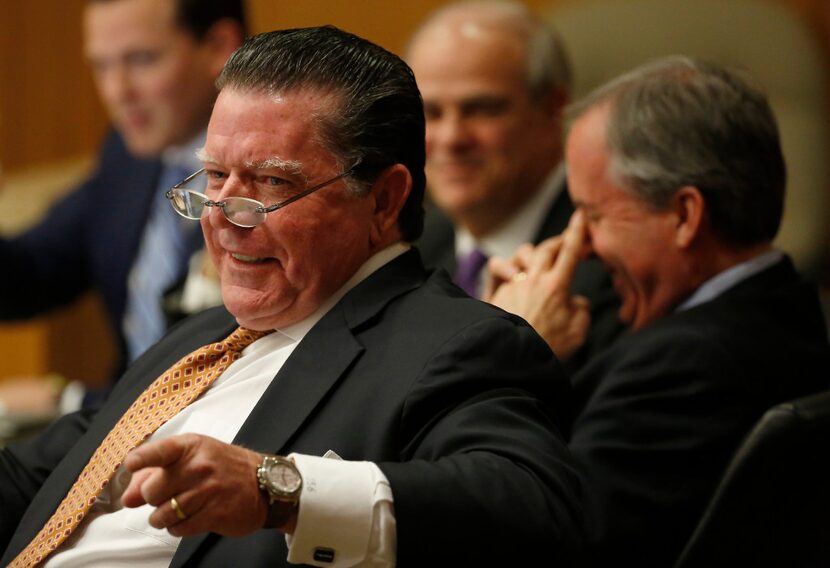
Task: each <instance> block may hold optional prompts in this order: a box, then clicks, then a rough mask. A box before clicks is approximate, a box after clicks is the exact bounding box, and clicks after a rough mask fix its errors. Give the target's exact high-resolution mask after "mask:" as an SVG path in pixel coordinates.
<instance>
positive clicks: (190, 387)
mask: <svg viewBox="0 0 830 568" xmlns="http://www.w3.org/2000/svg"><path fill="white" fill-rule="evenodd" d="M268 333H269V332H267V331H251V330H249V329H245V328H242V327H239V328H237V329H236V331H234V332H233V333H232V334H231V335H230V336H229V337H228V338H227V339H224V340H223V341H220V342H218V343H211V344H210V345H205V346H204V347H200V348H199V349H197V350H196V351H194V352H193V353H190V354H189V355H186V356H185V357H184V358H182V359H181V360H180V361H179V362H178V363H176V364H175V365H173V366H172V367H170V368H169V369H168V370H167V371H165V373H164V374H163V375H161V376H160V377H159V378H157V379H156V380H155V381H153V383H152V384H151V385H150V386H149V387H147V390H145V391H144V392H143V393H141V396H140V397H139V398H138V399H137V400H136V401H135V402H134V403H133V404H132V405H131V406H130V408H129V409H127V412H125V413H124V415H123V416H122V417H121V419H120V420H119V421H118V422H117V423H116V425H115V426H114V427H113V429H112V430H110V433H109V434H107V437H106V438H104V441H103V442H101V445H100V446H98V449H97V450H95V453H94V454H92V457H91V458H90V459H89V463H87V464H86V467H84V470H83V471H82V472H81V474H80V475H79V476H78V480H77V481H75V484H74V485H73V486H72V488H71V489H70V490H69V493H67V495H66V497H64V499H63V501H62V502H61V504H60V505H59V506H58V509H57V511H55V513H54V514H53V515H52V518H50V519H49V521H48V522H47V523H46V525H45V526H44V527H43V528H42V529H40V532H39V533H38V534H37V536H35V538H34V539H33V540H32V542H30V543H29V545H28V546H27V547H26V548H25V549H23V551H22V552H21V553H20V554H19V555H18V556H17V558H15V559H14V561H13V562H12V563H11V564H9V566H10V567H12V566H14V567H17V566H35V565H37V564H39V563H40V562H42V561H43V560H44V559H45V558H46V557H47V556H48V555H49V554H50V553H51V552H52V551H54V550H55V549H56V548H57V547H58V546H60V545H61V543H63V542H64V541H65V540H66V539H67V537H69V535H70V534H72V531H74V530H75V528H77V527H78V525H79V524H80V523H81V521H82V520H83V518H84V516H85V515H86V513H87V511H89V508H90V507H91V506H92V505H93V504H94V503H95V499H96V497H97V496H98V494H99V493H101V490H102V489H103V488H104V487H105V486H106V485H107V483H109V480H110V479H111V478H112V476H113V475H114V474H115V472H116V471H117V470H118V468H119V467H120V466H121V462H123V461H124V458H125V457H126V456H127V454H128V453H129V451H130V450H132V449H133V448H135V447H136V446H138V445H139V444H140V443H141V442H143V441H144V440H146V439H147V438H148V437H149V436H150V435H151V434H152V433H153V432H155V431H156V430H157V429H158V428H159V427H160V426H161V425H162V424H164V423H165V422H167V421H168V420H170V419H171V418H172V417H173V416H175V415H176V414H177V413H178V412H179V411H181V410H182V409H183V408H185V407H186V406H187V405H188V404H190V403H191V402H193V401H194V400H195V399H196V397H198V396H199V395H200V394H201V393H202V392H203V391H204V390H205V389H207V388H208V387H209V386H210V385H211V383H213V381H214V380H216V377H218V376H219V375H221V374H222V372H223V371H224V370H225V369H227V368H228V366H229V365H230V364H231V363H233V362H234V361H236V360H237V359H239V357H240V355H241V354H242V353H241V352H242V350H243V349H244V348H245V347H247V346H248V345H250V344H251V343H253V342H254V341H256V340H257V339H259V338H260V337H262V336H264V335H266V334H268Z"/></svg>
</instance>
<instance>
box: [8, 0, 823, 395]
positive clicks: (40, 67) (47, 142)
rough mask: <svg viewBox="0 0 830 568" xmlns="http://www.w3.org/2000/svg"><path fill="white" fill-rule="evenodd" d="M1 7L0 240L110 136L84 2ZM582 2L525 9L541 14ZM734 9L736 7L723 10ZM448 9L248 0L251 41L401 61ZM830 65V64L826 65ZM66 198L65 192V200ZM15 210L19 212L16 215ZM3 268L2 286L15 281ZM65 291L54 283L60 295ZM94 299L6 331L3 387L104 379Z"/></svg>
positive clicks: (813, 13)
mask: <svg viewBox="0 0 830 568" xmlns="http://www.w3.org/2000/svg"><path fill="white" fill-rule="evenodd" d="M0 1H2V8H3V18H2V20H0V166H1V167H2V168H3V170H2V171H3V172H4V177H5V179H6V182H7V183H6V188H5V190H0V207H2V209H0V210H2V213H1V214H0V232H6V233H8V232H11V231H13V230H15V229H16V225H15V220H19V215H18V214H17V210H18V208H19V207H15V206H14V205H13V204H14V203H15V202H16V203H20V202H21V200H22V201H23V202H25V207H23V208H24V209H27V208H34V209H36V210H42V209H43V208H44V207H45V206H46V205H47V203H48V202H49V201H51V200H52V199H53V198H54V197H55V195H56V193H55V192H54V188H53V187H50V188H46V187H45V186H44V189H43V190H42V191H38V190H36V189H35V190H32V189H28V188H29V186H25V187H26V188H27V189H25V190H21V189H19V188H20V187H24V186H23V185H21V184H19V183H17V182H18V180H19V178H20V176H24V177H26V176H28V175H29V174H30V173H31V172H32V171H40V170H42V169H43V168H44V167H46V166H47V165H50V164H51V165H54V164H61V163H63V162H62V161H64V160H70V161H72V163H75V162H74V161H75V159H76V158H78V157H88V156H90V155H91V154H92V153H93V152H94V150H95V148H96V147H97V144H98V142H99V140H100V139H101V136H102V134H103V132H104V130H105V128H106V124H107V121H106V116H105V114H104V112H103V110H102V108H101V106H100V104H99V103H98V100H97V97H96V94H95V91H94V88H93V85H92V81H91V77H90V73H89V71H88V69H87V68H86V66H85V64H84V61H83V57H82V51H81V25H80V22H81V14H82V10H83V6H84V4H85V0H61V2H46V1H44V0H35V1H33V2H19V1H16V0H0ZM577 1H581V0H526V3H527V4H528V5H529V6H531V7H532V8H535V9H542V8H548V7H550V6H553V5H557V4H563V3H565V2H577ZM724 1H729V0H724ZM768 1H777V2H782V3H785V4H787V5H789V6H790V7H792V8H793V9H794V10H796V11H797V12H798V13H800V14H801V15H802V16H803V17H804V19H805V21H806V22H808V24H809V25H810V26H811V27H812V28H813V29H814V30H815V31H816V33H818V34H819V37H820V39H821V40H822V43H823V45H824V46H825V47H826V48H827V52H828V54H830V3H828V2H826V0H768ZM444 3H445V1H443V0H421V1H419V2H398V1H394V0H351V1H349V2H341V1H337V0H303V1H302V2H285V1H282V0H249V9H250V12H251V20H252V31H254V32H260V31H265V30H268V29H274V28H278V27H296V26H308V25H319V24H324V23H331V24H335V25H337V26H340V27H342V28H344V29H347V30H349V31H352V32H355V33H357V34H359V35H362V36H364V37H367V38H369V39H371V40H373V41H375V42H377V43H379V44H380V45H383V46H384V47H386V48H388V49H390V50H392V51H395V52H397V53H401V52H402V51H403V50H404V48H405V45H406V41H407V38H408V37H409V35H410V34H411V33H412V31H413V30H414V29H415V28H416V26H417V25H418V23H419V22H420V21H421V20H422V19H423V18H424V17H425V16H426V15H427V14H428V13H429V12H430V11H431V10H433V9H434V8H436V7H437V6H439V5H442V4H444ZM828 59H830V57H829V58H828ZM58 193H59V192H58ZM9 203H11V204H12V206H9ZM13 277H14V275H10V274H5V273H3V272H2V267H0V278H13ZM57 285H60V283H56V286H57ZM107 334H108V331H107V329H106V326H105V325H104V324H103V321H102V318H101V316H100V307H99V304H98V302H97V300H96V298H95V297H94V296H90V297H87V298H84V299H83V300H82V301H81V302H79V303H78V304H76V305H75V306H72V307H70V308H68V309H66V310H62V311H61V312H60V313H59V314H55V315H52V316H47V317H43V318H39V319H37V320H35V321H32V322H27V323H23V324H8V323H6V324H0V379H2V378H3V377H6V376H10V375H16V374H40V373H44V372H49V371H58V372H62V373H64V374H66V375H67V376H69V377H72V378H81V379H87V380H90V381H96V380H100V379H102V378H103V377H104V376H105V374H106V369H107V367H108V365H109V362H110V361H111V357H112V354H111V350H112V347H111V343H109V342H108V340H107Z"/></svg>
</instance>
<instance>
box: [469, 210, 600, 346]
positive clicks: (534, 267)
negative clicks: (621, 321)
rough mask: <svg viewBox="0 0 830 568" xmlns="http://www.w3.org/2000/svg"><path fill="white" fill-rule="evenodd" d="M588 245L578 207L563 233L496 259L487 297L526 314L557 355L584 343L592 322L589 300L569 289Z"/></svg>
mask: <svg viewBox="0 0 830 568" xmlns="http://www.w3.org/2000/svg"><path fill="white" fill-rule="evenodd" d="M586 248H587V246H586V232H585V220H584V217H583V215H582V213H581V212H580V211H577V212H575V213H574V214H573V216H572V217H571V220H570V223H569V224H568V228H567V229H566V230H565V231H564V232H563V233H562V234H561V235H559V236H557V237H553V238H550V239H547V240H545V241H543V242H542V243H540V244H539V245H538V246H536V247H533V246H531V245H529V244H528V245H523V246H522V247H520V248H519V249H517V251H516V253H515V254H514V255H513V257H511V258H509V259H502V258H493V259H491V260H490V263H489V264H488V270H489V273H490V278H489V280H488V282H487V285H486V287H485V292H484V296H483V298H484V300H486V301H488V302H490V303H492V304H494V305H496V306H498V307H500V308H502V309H504V310H506V311H508V312H511V313H514V314H516V315H518V316H520V317H522V318H524V319H525V320H526V321H527V322H528V323H529V324H530V325H532V326H533V328H534V329H535V330H536V331H537V332H538V333H539V335H541V336H542V337H543V338H544V339H545V341H547V343H548V345H550V347H551V349H552V350H553V352H554V353H556V355H557V357H559V358H560V359H563V360H564V359H567V358H569V357H570V356H571V355H573V354H574V352H576V350H577V349H579V348H580V347H581V346H582V344H583V343H584V342H585V338H586V336H587V333H588V328H589V327H590V324H591V316H590V303H589V302H588V300H587V299H586V298H584V297H582V296H574V295H572V294H571V292H570V288H571V282H572V281H573V276H574V272H575V271H576V266H577V264H578V263H579V261H580V260H581V259H582V258H583V257H584V256H585V251H586Z"/></svg>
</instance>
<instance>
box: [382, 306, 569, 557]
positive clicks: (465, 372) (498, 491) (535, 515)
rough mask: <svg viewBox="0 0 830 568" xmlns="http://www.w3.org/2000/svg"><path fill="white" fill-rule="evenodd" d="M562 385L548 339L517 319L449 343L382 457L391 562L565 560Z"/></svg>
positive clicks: (565, 391)
mask: <svg viewBox="0 0 830 568" xmlns="http://www.w3.org/2000/svg"><path fill="white" fill-rule="evenodd" d="M482 353H488V354H489V356H486V357H482V356H481V354H482ZM568 395H569V383H568V381H567V378H566V377H565V375H564V373H563V372H562V370H561V367H560V366H559V364H558V362H557V361H556V360H555V359H554V358H553V357H552V356H551V353H550V350H549V349H548V347H547V345H546V344H545V343H544V342H543V341H542V340H541V338H539V337H538V336H537V335H536V334H535V332H533V331H532V330H531V329H530V328H529V327H528V326H526V325H525V324H524V323H523V322H521V323H520V322H519V321H518V319H515V320H514V319H509V318H506V317H499V318H491V319H486V320H483V321H480V322H478V323H476V324H473V325H471V326H469V327H467V328H466V329H464V330H463V331H462V332H461V333H459V334H458V335H457V336H455V337H454V338H453V339H451V340H450V341H448V342H447V343H446V344H445V345H444V346H443V348H442V349H441V350H440V352H438V353H436V354H435V356H434V357H432V359H431V360H430V361H429V362H428V363H427V365H426V366H425V368H424V370H423V372H422V373H421V376H420V377H419V379H418V381H417V382H416V384H415V385H414V387H413V388H412V390H411V392H410V393H409V396H408V397H407V404H406V407H405V410H404V415H403V417H402V421H401V436H402V438H403V447H404V450H403V453H404V455H402V456H401V463H381V464H379V466H380V468H381V470H382V471H383V473H384V474H385V475H386V476H387V478H388V479H389V482H390V485H391V488H392V493H393V497H394V508H395V517H396V522H397V526H398V534H397V538H398V565H400V566H437V565H453V566H461V565H488V566H489V565H505V566H510V565H516V566H519V565H535V564H542V563H548V562H551V563H558V564H559V565H567V564H568V562H567V560H566V559H567V558H568V557H569V556H570V555H571V554H573V552H574V551H575V550H576V548H577V547H578V546H579V542H580V539H581V530H582V521H581V518H582V515H581V506H580V498H579V493H580V485H579V481H578V477H577V475H576V472H575V470H574V468H573V467H572V462H571V457H570V455H569V453H568V450H567V448H566V447H565V444H564V442H563V436H562V434H561V433H560V429H559V426H558V419H559V418H560V417H561V416H562V409H563V408H564V407H565V405H566V404H567V403H568ZM439 551H440V552H439Z"/></svg>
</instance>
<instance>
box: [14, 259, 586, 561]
mask: <svg viewBox="0 0 830 568" xmlns="http://www.w3.org/2000/svg"><path fill="white" fill-rule="evenodd" d="M234 326H235V323H234V321H233V318H232V317H230V315H229V314H228V313H227V312H225V311H224V309H223V308H216V309H213V310H209V311H207V312H203V313H202V314H200V315H197V316H195V317H193V318H191V319H189V320H186V321H185V322H183V324H181V325H179V326H177V327H175V328H174V329H173V330H172V331H171V332H170V333H169V335H168V336H167V337H166V338H165V339H164V340H162V341H161V342H160V343H158V344H157V345H156V346H154V347H152V348H151V349H150V350H149V351H148V352H147V353H146V354H145V355H143V356H142V357H140V358H139V359H138V360H137V361H136V362H135V363H134V364H133V365H132V366H131V368H130V369H129V370H128V371H127V373H126V374H125V376H124V377H123V378H122V379H121V380H120V381H119V382H118V384H117V386H116V388H115V390H114V391H113V393H112V395H111V396H110V398H109V400H108V403H107V404H106V405H105V406H104V407H103V408H102V410H101V411H100V413H99V414H98V415H97V416H95V417H92V418H91V419H87V417H86V416H84V415H82V414H77V415H70V416H68V417H66V418H64V419H62V420H60V421H58V422H57V423H56V424H55V425H53V426H52V427H51V428H50V429H49V430H47V432H46V433H45V435H44V436H42V437H41V438H40V441H39V442H37V443H35V444H22V445H17V446H11V447H10V448H9V449H7V450H5V451H3V452H2V453H0V548H3V547H4V546H5V544H6V542H8V540H9V539H10V538H11V536H12V532H14V531H15V525H16V524H17V519H18V518H19V517H20V516H21V515H22V514H23V511H24V510H25V509H26V507H27V506H28V504H29V502H30V501H31V506H30V507H29V508H28V512H27V513H26V515H25V517H24V519H23V521H22V522H21V524H20V528H19V529H17V534H16V536H15V537H14V540H13V541H12V543H11V545H10V548H9V550H7V552H6V556H4V557H3V559H2V562H0V564H3V563H5V562H7V561H9V560H11V559H12V558H13V557H14V555H15V554H16V553H17V552H18V551H19V550H20V549H22V548H23V547H24V546H25V545H26V543H27V542H28V541H29V540H30V539H31V538H32V536H33V535H34V534H35V533H36V531H37V530H38V529H39V528H40V527H41V526H42V525H43V524H44V522H45V521H46V520H47V519H48V517H49V516H50V515H51V513H52V512H53V510H54V509H55V508H56V506H57V504H58V503H59V501H60V500H61V499H62V497H63V496H64V494H65V493H66V492H67V490H68V489H69V487H70V485H71V484H72V482H73V481H74V480H75V478H76V476H77V475H78V473H79V472H80V471H81V469H82V468H83V466H84V464H85V463H86V461H87V460H88V458H89V456H90V455H91V454H92V452H93V451H94V449H95V448H96V447H97V446H98V444H99V442H100V441H101V440H102V439H103V437H104V436H105V434H106V433H107V432H108V431H109V430H110V428H111V427H112V426H113V424H114V423H115V422H116V421H117V420H118V418H119V417H120V416H121V414H122V413H123V412H124V410H125V409H126V408H127V407H128V406H129V405H130V404H131V403H132V402H133V400H135V399H136V398H137V397H138V395H139V394H140V393H141V392H142V390H143V389H144V388H146V386H147V385H148V384H149V383H150V382H151V381H152V380H154V379H155V378H156V377H157V376H158V375H160V374H161V373H162V372H163V371H164V370H165V369H166V368H167V367H169V366H170V365H171V364H172V363H173V362H175V361H176V360H178V359H179V358H180V357H182V356H183V355H184V354H185V353H187V352H190V351H191V350H193V349H195V348H197V347H198V346H200V345H204V344H207V343H210V342H212V341H216V340H218V339H220V338H223V337H225V336H226V335H227V334H229V333H230V331H231V330H232V329H233V327H234ZM569 391H570V385H569V381H568V380H567V378H566V377H565V375H564V373H563V371H562V370H561V368H560V366H559V365H558V363H557V362H556V360H555V359H554V358H553V357H552V356H551V353H550V349H549V348H548V347H547V345H546V344H545V343H544V342H543V341H542V340H541V338H539V337H538V335H536V334H535V332H534V331H533V330H532V329H531V328H530V327H529V326H527V325H526V324H525V323H524V322H523V321H521V320H520V319H519V318H516V317H515V316H512V315H509V314H506V313H505V312H503V311H501V310H498V309H497V308H494V307H492V306H489V305H487V304H484V303H482V302H478V301H474V300H471V299H469V298H467V297H466V296H465V295H464V294H463V292H461V291H460V290H458V289H457V288H456V287H455V286H453V285H452V284H451V283H450V282H449V281H447V280H446V278H445V275H444V273H443V272H439V273H434V274H432V275H429V274H427V273H425V272H424V269H423V267H422V265H421V263H420V260H419V258H418V254H417V251H414V250H413V251H410V252H408V253H406V254H404V255H402V256H401V257H398V258H397V259H395V260H394V261H392V262H391V263H389V264H388V265H386V266H384V267H383V268H381V269H380V270H378V271H377V272H375V273H374V274H373V275H371V276H370V277H369V278H367V279H366V280H365V281H363V282H362V283H361V284H359V285H358V286H357V287H356V288H354V289H353V290H351V291H350V292H349V293H348V294H347V295H346V296H345V297H344V298H343V299H342V300H341V301H340V302H339V303H338V304H337V305H336V306H335V307H334V308H333V309H332V310H331V311H330V312H328V313H327V314H326V315H325V316H324V317H323V319H322V320H320V322H318V323H317V324H316V325H315V326H314V327H313V328H312V330H311V331H310V332H309V333H308V335H307V336H306V337H305V338H304V339H303V341H302V342H301V343H300V344H299V345H298V346H297V348H296V350H295V351H294V353H293V354H292V355H291V357H290V358H289V359H288V361H287V362H286V363H285V365H284V366H283V368H282V370H281V371H280V372H279V374H278V375H277V376H276V378H275V380H274V382H273V383H272V384H271V386H270V387H269V389H268V390H267V392H266V394H265V395H264V396H263V398H262V399H261V400H260V401H259V403H258V405H257V406H256V408H255V409H254V411H253V412H252V414H251V415H250V416H249V418H248V420H247V421H246V422H245V424H244V425H243V426H242V429H241V431H240V432H239V434H238V435H237V437H236V440H235V443H238V444H241V445H244V446H246V447H248V448H252V449H255V450H257V451H262V452H270V453H279V454H286V453H288V452H292V451H295V452H300V453H306V454H312V455H318V456H319V455H323V454H324V453H325V452H326V451H328V450H333V451H334V452H336V453H337V454H339V455H340V456H342V457H343V458H344V459H347V460H371V461H374V462H377V463H378V464H379V466H380V468H381V470H382V471H383V472H384V474H385V475H386V476H387V478H388V479H389V481H390V484H391V487H392V492H393V495H394V510H395V516H396V521H397V530H398V541H397V554H398V561H399V562H398V565H399V566H417V567H420V566H439V565H450V566H463V565H481V566H484V565H493V564H492V563H493V562H499V561H502V560H503V561H504V562H507V563H506V564H503V565H509V562H511V561H513V562H516V561H518V562H519V563H518V564H515V565H521V561H522V560H523V559H527V558H534V559H536V560H539V559H540V558H541V559H545V561H547V560H550V561H553V559H557V558H560V559H563V561H564V555H565V550H564V547H563V546H562V543H563V542H569V541H573V540H575V539H578V537H577V534H578V533H579V532H580V531H581V523H580V520H579V519H580V516H581V507H580V504H579V502H578V498H577V495H578V493H579V484H578V481H577V478H576V477H575V476H574V473H573V470H572V468H571V467H570V466H569V465H568V464H569V463H570V462H569V456H568V455H567V451H566V449H565V446H564V442H563V440H562V436H560V435H559V433H558V430H557V427H556V426H555V425H554V421H555V420H557V418H556V417H559V416H562V414H563V412H564V408H565V407H567V405H568V404H569V403H570V400H569ZM542 400H545V401H549V402H550V403H551V406H550V407H549V406H548V405H547V404H545V403H544V402H542ZM76 442H77V444H75V443H76ZM73 444H75V445H74V447H73ZM70 447H72V449H71V451H69V452H68V455H67V456H66V459H64V460H63V461H62V462H60V463H59V460H60V458H62V457H63V456H64V454H67V451H68V448H70ZM53 470H54V474H53V475H52V476H51V477H49V478H48V479H45V478H46V476H47V475H48V474H49V473H50V472H52V471H53ZM41 485H42V486H43V488H42V490H41V491H40V492H39V493H38V489H39V488H40V487H41ZM36 493H37V495H35V494H36ZM470 513H472V514H470ZM496 546H500V547H501V549H497V548H496ZM499 550H501V551H507V552H508V553H509V556H508V557H507V559H506V558H505V557H504V556H503V555H501V554H500V552H499ZM172 565H173V566H181V565H199V566H285V565H286V548H285V543H284V539H283V537H282V535H281V534H280V533H277V532H276V531H270V530H261V531H258V532H256V533H255V534H253V535H250V536H248V537H245V538H238V539H231V538H221V537H219V536H217V535H213V534H211V535H206V536H199V537H192V538H186V539H184V540H183V541H182V543H181V545H180V546H179V549H178V551H177V553H176V556H175V558H174V560H173V563H172Z"/></svg>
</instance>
